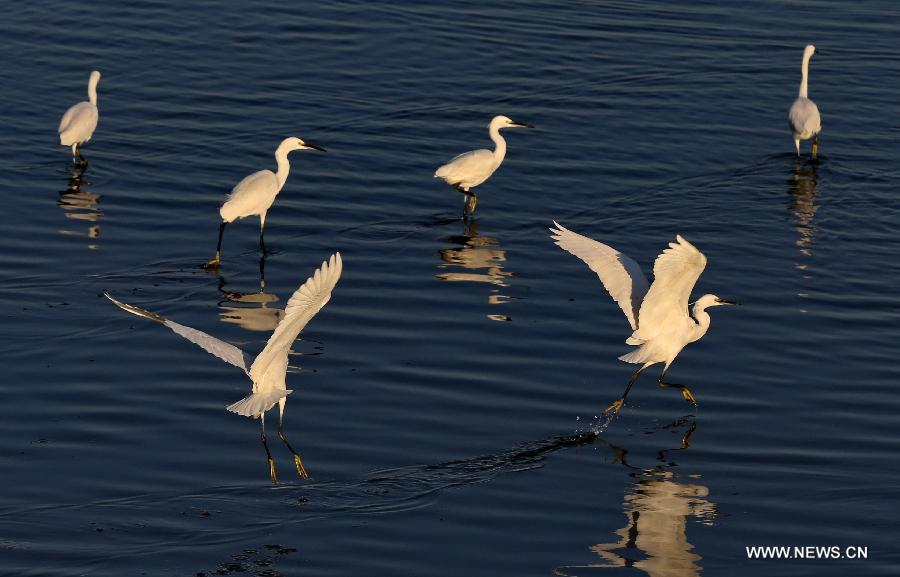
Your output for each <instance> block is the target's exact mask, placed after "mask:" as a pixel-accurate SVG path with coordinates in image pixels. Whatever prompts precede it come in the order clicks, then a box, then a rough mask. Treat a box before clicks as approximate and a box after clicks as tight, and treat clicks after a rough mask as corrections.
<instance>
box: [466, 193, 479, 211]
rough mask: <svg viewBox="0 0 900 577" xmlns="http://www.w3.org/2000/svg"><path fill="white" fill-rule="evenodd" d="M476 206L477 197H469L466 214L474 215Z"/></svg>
mask: <svg viewBox="0 0 900 577" xmlns="http://www.w3.org/2000/svg"><path fill="white" fill-rule="evenodd" d="M476 206H478V197H477V196H473V197H471V199H470V200H469V206H468V207H467V208H468V210H467V212H468V213H469V214H472V213H474V212H475V207H476Z"/></svg>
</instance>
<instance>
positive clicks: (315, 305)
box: [250, 252, 343, 384]
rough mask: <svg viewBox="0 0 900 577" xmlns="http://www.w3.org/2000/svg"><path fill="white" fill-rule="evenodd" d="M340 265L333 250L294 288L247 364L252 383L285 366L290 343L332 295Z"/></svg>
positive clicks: (339, 272)
mask: <svg viewBox="0 0 900 577" xmlns="http://www.w3.org/2000/svg"><path fill="white" fill-rule="evenodd" d="M342 269H343V262H342V261H341V253H339V252H337V253H334V254H333V255H331V258H330V259H329V261H328V262H323V263H322V266H321V267H319V268H318V269H317V270H316V272H315V273H314V274H313V276H311V277H309V278H308V279H306V282H305V283H303V285H302V286H301V287H300V288H298V289H297V290H296V292H294V294H293V295H292V296H291V298H290V300H289V301H288V303H287V306H286V307H285V309H284V318H283V319H281V322H280V323H278V326H277V327H276V328H275V332H274V333H272V336H271V337H270V338H269V342H268V343H266V347H265V348H264V349H263V350H262V352H261V353H259V355H258V356H257V357H256V360H255V361H253V365H252V366H251V367H250V378H251V379H253V382H254V384H256V383H259V382H261V381H262V380H263V378H264V377H265V375H266V373H268V372H269V371H270V370H279V369H282V368H284V367H286V366H287V356H288V352H289V351H290V349H291V344H293V342H294V340H296V338H297V335H299V334H300V331H302V330H303V327H305V326H306V323H308V322H309V321H310V319H312V318H313V317H314V316H316V313H318V312H319V311H320V310H321V309H322V307H324V306H325V304H326V303H327V302H328V300H329V299H330V298H331V291H332V290H333V289H334V286H335V285H336V284H337V282H338V279H340V278H341V270H342Z"/></svg>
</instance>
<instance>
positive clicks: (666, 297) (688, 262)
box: [629, 235, 706, 344]
mask: <svg viewBox="0 0 900 577" xmlns="http://www.w3.org/2000/svg"><path fill="white" fill-rule="evenodd" d="M704 268H706V256H705V255H704V254H703V253H702V252H700V251H699V250H697V247H695V246H694V245H692V244H691V243H689V242H688V241H686V240H685V239H684V238H682V237H681V235H678V236H676V237H675V242H671V243H669V248H667V249H665V250H663V251H662V252H661V253H660V254H659V256H657V257H656V262H654V263H653V284H652V285H650V290H649V291H648V292H647V296H646V297H644V302H643V303H642V304H641V313H640V316H639V317H638V328H637V330H636V331H634V334H633V335H631V338H630V339H629V342H632V344H640V343H641V342H644V341H648V340H650V339H652V338H653V337H655V336H656V335H657V334H659V331H660V329H661V328H662V327H665V326H666V325H667V324H669V323H670V322H673V321H674V320H675V319H676V318H677V317H683V316H684V315H687V314H688V310H687V309H688V300H690V297H691V291H692V290H693V289H694V285H695V284H697V279H699V278H700V274H701V273H702V272H703V269H704Z"/></svg>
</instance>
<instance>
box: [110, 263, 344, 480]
mask: <svg viewBox="0 0 900 577" xmlns="http://www.w3.org/2000/svg"><path fill="white" fill-rule="evenodd" d="M342 268H343V263H342V262H341V253H335V254H333V255H331V259H330V260H329V261H328V262H323V263H322V266H321V267H319V268H318V269H317V270H316V272H315V274H313V276H311V277H309V278H308V279H307V280H306V282H304V283H303V285H301V286H300V288H298V289H297V291H296V292H295V293H294V294H293V296H291V298H290V300H289V301H288V303H287V307H286V308H285V309H284V318H282V319H281V322H280V323H278V326H277V327H276V328H275V332H274V333H272V336H271V337H269V342H267V343H266V346H265V348H264V349H263V350H262V352H261V353H259V355H257V356H256V359H255V360H253V359H252V358H251V357H250V356H249V355H248V354H247V353H245V352H244V351H242V350H241V349H239V348H237V347H236V346H234V345H232V344H229V343H226V342H225V341H221V340H219V339H217V338H215V337H213V336H210V335H208V334H206V333H204V332H201V331H198V330H197V329H192V328H190V327H186V326H184V325H180V324H178V323H176V322H174V321H170V320H169V319H167V318H164V317H161V316H160V315H158V314H155V313H151V312H149V311H145V310H143V309H139V308H137V307H134V306H131V305H129V304H125V303H123V302H119V301H117V300H116V299H114V298H113V297H112V295H110V294H109V293H108V292H104V294H105V295H106V298H108V299H109V300H111V301H112V302H114V303H115V304H117V305H118V306H119V307H120V308H122V309H124V310H126V311H128V312H130V313H132V314H135V315H138V316H141V317H146V318H148V319H152V320H154V321H157V322H160V323H162V324H164V325H165V326H167V327H169V328H170V329H172V330H173V331H174V332H175V333H176V334H179V335H181V336H182V337H184V338H186V339H187V340H189V341H191V342H192V343H194V344H196V345H199V346H200V347H201V348H202V349H204V350H205V351H206V352H208V353H211V354H213V355H215V356H217V357H219V358H220V359H222V360H223V361H225V362H226V363H229V364H232V365H234V366H236V367H237V368H239V369H242V370H243V371H244V372H245V373H247V376H248V377H250V380H251V381H252V382H253V389H252V392H251V394H250V395H248V396H246V397H244V398H243V399H241V400H240V401H238V402H236V403H234V404H231V405H228V406H227V407H226V409H228V410H229V411H231V412H232V413H237V414H238V415H243V416H245V417H253V418H254V419H255V418H259V425H260V437H261V438H262V444H263V447H264V448H265V450H266V458H267V459H268V461H269V476H270V477H271V478H272V482H273V483H275V482H277V480H278V478H277V476H276V475H275V462H274V461H273V460H272V454H271V453H270V452H269V444H268V443H267V442H266V418H265V413H266V411H268V410H269V409H271V408H272V407H273V406H275V403H278V436H279V438H281V440H282V442H283V443H284V445H285V446H286V447H287V448H288V450H289V451H290V452H291V453H292V454H293V455H294V464H295V465H296V466H297V472H298V473H299V474H300V476H301V477H303V478H304V479H306V478H307V474H306V469H304V468H303V461H301V460H300V455H299V454H297V451H295V450H294V448H293V447H291V445H290V443H288V440H287V437H285V434H284V405H285V402H286V400H287V399H286V397H287V396H288V395H289V394H290V393H291V392H292V391H291V390H290V389H287V388H286V386H285V382H284V381H285V376H286V373H287V367H288V352H289V351H290V349H291V344H292V343H293V342H294V340H295V339H296V338H297V335H299V334H300V331H302V330H303V327H305V326H306V323H308V322H309V321H310V319H312V318H313V317H314V316H315V315H316V313H318V312H319V311H320V310H321V309H322V307H324V306H325V304H326V303H327V302H328V300H329V299H330V298H331V291H332V290H333V289H334V286H335V285H336V284H337V282H338V279H339V278H340V277H341V270H342Z"/></svg>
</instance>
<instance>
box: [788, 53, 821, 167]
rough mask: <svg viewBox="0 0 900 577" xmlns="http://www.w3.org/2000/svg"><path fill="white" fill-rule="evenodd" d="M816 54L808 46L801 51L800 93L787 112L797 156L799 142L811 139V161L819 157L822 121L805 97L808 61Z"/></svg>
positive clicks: (814, 106)
mask: <svg viewBox="0 0 900 577" xmlns="http://www.w3.org/2000/svg"><path fill="white" fill-rule="evenodd" d="M815 53H816V47H815V46H813V45H812V44H808V45H807V46H806V48H805V49H804V50H803V65H802V66H801V69H800V72H801V74H802V76H801V78H800V92H799V93H798V94H797V100H795V101H794V103H793V104H792V105H791V110H790V111H789V112H788V121H789V122H790V125H791V134H792V135H793V137H794V147H795V148H796V149H797V156H800V141H801V140H809V139H810V138H812V139H813V143H812V158H813V160H815V159H816V157H817V156H818V155H819V132H821V131H822V119H821V118H820V117H819V108H818V107H817V106H816V103H815V102H813V101H812V100H810V99H809V97H808V96H807V86H808V84H809V59H810V58H811V57H812V55H813V54H815Z"/></svg>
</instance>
